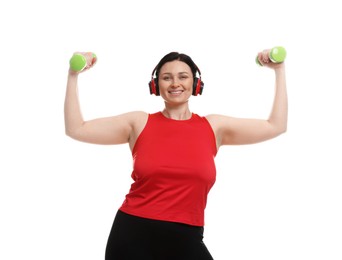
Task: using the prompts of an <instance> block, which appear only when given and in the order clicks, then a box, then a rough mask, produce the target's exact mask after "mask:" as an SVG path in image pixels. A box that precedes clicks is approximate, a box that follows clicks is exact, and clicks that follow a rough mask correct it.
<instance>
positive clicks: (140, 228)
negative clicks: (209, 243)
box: [106, 211, 213, 260]
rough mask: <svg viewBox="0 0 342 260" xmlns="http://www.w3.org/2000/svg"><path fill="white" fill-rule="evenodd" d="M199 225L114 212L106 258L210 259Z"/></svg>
mask: <svg viewBox="0 0 342 260" xmlns="http://www.w3.org/2000/svg"><path fill="white" fill-rule="evenodd" d="M202 239H203V227H197V226H190V225H186V224H181V223H174V222H167V221H159V220H152V219H146V218H140V217H136V216H132V215H129V214H126V213H124V212H122V211H118V212H117V214H116V217H115V220H114V223H113V227H112V230H111V232H110V235H109V238H108V243H107V248H106V260H213V258H212V256H211V255H210V253H209V251H208V249H207V248H206V246H205V245H204V243H203V241H202Z"/></svg>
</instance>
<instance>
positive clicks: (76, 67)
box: [69, 53, 97, 72]
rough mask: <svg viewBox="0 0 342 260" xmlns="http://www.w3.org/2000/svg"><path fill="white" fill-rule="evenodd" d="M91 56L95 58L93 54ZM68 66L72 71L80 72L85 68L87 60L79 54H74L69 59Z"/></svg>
mask: <svg viewBox="0 0 342 260" xmlns="http://www.w3.org/2000/svg"><path fill="white" fill-rule="evenodd" d="M92 55H93V59H94V58H97V57H96V55H95V53H92ZM69 64H70V68H71V69H72V70H73V71H77V72H81V71H82V70H84V69H85V67H86V66H87V58H86V57H85V56H84V55H82V54H80V53H75V54H74V55H73V56H72V57H71V59H70V61H69Z"/></svg>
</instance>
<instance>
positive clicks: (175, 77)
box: [158, 60, 194, 104]
mask: <svg viewBox="0 0 342 260" xmlns="http://www.w3.org/2000/svg"><path fill="white" fill-rule="evenodd" d="M193 82H194V76H193V74H192V72H191V69H190V67H189V65H188V64H186V63H185V62H183V61H179V60H174V61H170V62H167V63H165V64H164V65H163V66H162V67H161V69H160V71H159V76H158V86H159V93H160V95H161V96H162V97H163V99H164V100H165V101H166V102H168V103H173V104H176V103H184V102H187V101H188V99H189V98H190V96H191V95H192V90H193Z"/></svg>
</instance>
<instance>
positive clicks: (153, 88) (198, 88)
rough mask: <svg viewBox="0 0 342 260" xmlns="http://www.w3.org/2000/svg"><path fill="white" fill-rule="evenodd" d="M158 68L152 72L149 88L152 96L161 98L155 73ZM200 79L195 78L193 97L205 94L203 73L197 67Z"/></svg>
mask: <svg viewBox="0 0 342 260" xmlns="http://www.w3.org/2000/svg"><path fill="white" fill-rule="evenodd" d="M156 69H157V67H156V68H154V70H153V71H152V76H151V81H150V82H149V83H148V86H149V88H150V94H151V95H152V94H154V95H156V96H160V93H159V86H158V78H155V77H154V73H155V72H156ZM196 69H197V72H198V75H199V78H197V77H194V84H193V86H192V95H193V96H197V95H198V94H200V95H202V92H203V87H204V83H203V81H202V80H201V71H200V70H199V68H198V67H197V66H196Z"/></svg>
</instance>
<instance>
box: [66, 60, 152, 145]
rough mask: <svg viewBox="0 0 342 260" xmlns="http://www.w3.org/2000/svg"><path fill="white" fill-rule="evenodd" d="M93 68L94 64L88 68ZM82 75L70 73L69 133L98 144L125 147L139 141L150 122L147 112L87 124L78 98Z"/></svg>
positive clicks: (67, 102) (67, 129)
mask: <svg viewBox="0 0 342 260" xmlns="http://www.w3.org/2000/svg"><path fill="white" fill-rule="evenodd" d="M92 65H93V64H90V65H89V66H88V67H87V69H89V68H91V66H92ZM87 69H86V70H87ZM79 74H80V73H78V72H74V71H72V70H69V73H68V81H67V89H66V95H65V103H64V120H65V132H66V134H67V135H68V136H70V137H71V138H74V139H76V140H79V141H83V142H88V143H95V144H122V143H127V142H129V141H130V139H131V138H134V139H135V138H136V136H137V135H138V131H141V129H142V126H143V124H144V122H146V120H147V114H146V113H144V112H130V113H126V114H122V115H118V116H112V117H104V118H97V119H93V120H89V121H84V119H83V116H82V113H81V108H80V102H79V99H78V86H77V83H78V77H79ZM144 120H145V121H144Z"/></svg>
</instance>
